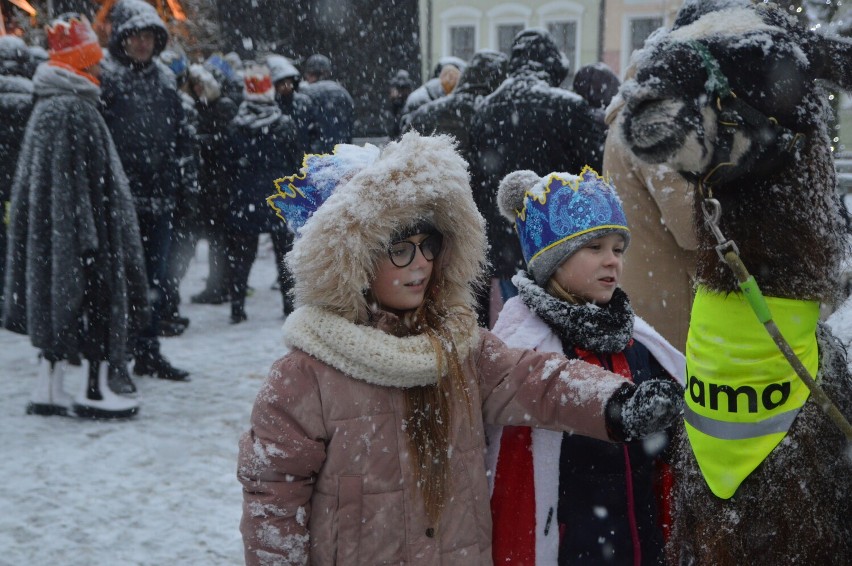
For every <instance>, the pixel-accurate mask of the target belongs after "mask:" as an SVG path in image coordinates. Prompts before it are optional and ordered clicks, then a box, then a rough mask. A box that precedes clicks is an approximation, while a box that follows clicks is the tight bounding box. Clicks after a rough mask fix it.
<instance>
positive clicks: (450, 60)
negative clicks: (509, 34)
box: [399, 55, 467, 132]
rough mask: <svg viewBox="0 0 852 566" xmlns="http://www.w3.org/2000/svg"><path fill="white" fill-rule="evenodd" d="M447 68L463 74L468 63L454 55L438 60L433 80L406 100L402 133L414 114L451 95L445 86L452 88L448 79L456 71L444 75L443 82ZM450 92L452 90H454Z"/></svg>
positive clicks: (400, 125) (401, 123)
mask: <svg viewBox="0 0 852 566" xmlns="http://www.w3.org/2000/svg"><path fill="white" fill-rule="evenodd" d="M447 67H452V68H453V69H454V70H455V71H458V72H459V73H461V72H463V71H464V70H465V68H466V67H467V62H466V61H464V60H463V59H460V58H458V57H455V56H453V55H447V56H444V57H441V58H440V59H439V60H438V64H437V65H435V69H434V70H433V72H432V78H430V79H429V80H428V81H426V82H425V83H423V84H422V85H420V86H419V87H417V88H416V89H414V91H413V92H412V93H411V94H410V95H408V98H406V99H405V104H404V105H403V106H402V116H401V117H400V123H399V127H400V130H401V131H403V132H404V131H406V130H407V129H408V119H409V117H410V116H411V113H412V112H414V111H415V110H417V109H418V108H420V107H421V106H423V105H424V104H426V103H427V102H430V101H432V100H436V99H438V98H441V97H442V96H446V95H447V94H448V93H449V91H447V90H445V85H446V86H450V82H448V80H447V79H448V78H449V77H450V76H452V75H455V71H454V70H452V69H448V70H447V73H446V74H445V75H444V82H442V81H441V73H443V72H444V69H445V68H447ZM452 86H455V83H452ZM450 90H452V88H451V89H450Z"/></svg>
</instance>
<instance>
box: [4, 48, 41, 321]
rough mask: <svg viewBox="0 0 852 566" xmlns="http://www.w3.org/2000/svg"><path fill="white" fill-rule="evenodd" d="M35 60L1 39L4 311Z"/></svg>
mask: <svg viewBox="0 0 852 566" xmlns="http://www.w3.org/2000/svg"><path fill="white" fill-rule="evenodd" d="M31 60H32V58H31V57H30V52H29V50H28V49H27V44H26V43H24V41H23V40H22V39H21V38H19V37H16V36H14V35H4V36H0V116H3V123H2V125H0V155H3V159H2V160H0V309H2V308H3V273H4V266H5V265H6V207H7V206H8V202H9V194H10V193H11V191H12V178H13V177H14V176H15V166H16V164H17V163H18V152H19V151H20V149H21V142H22V141H23V139H24V130H25V129H26V127H27V120H29V118H30V112H32V109H33V83H32V81H31V80H30V79H29V73H30V69H29V66H30V64H31Z"/></svg>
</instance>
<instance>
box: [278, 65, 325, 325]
mask: <svg viewBox="0 0 852 566" xmlns="http://www.w3.org/2000/svg"><path fill="white" fill-rule="evenodd" d="M266 64H267V66H269V73H270V76H271V77H272V85H273V87H274V88H275V101H276V102H277V103H278V107H279V108H281V111H282V112H283V113H284V114H286V115H287V116H290V118H292V119H293V122H294V123H295V124H296V133H297V134H298V137H297V144H296V154H295V155H294V156H292V158H291V162H295V163H300V162H301V161H302V158H303V157H304V155H305V154H307V153H310V151H311V136H312V135H313V131H314V127H315V126H314V122H315V120H316V116H315V113H314V105H313V101H312V100H311V99H310V97H309V96H307V95H306V94H302V93H301V92H299V83H300V82H301V78H302V77H301V75H300V74H299V71H298V69H296V67H295V66H294V65H293V63H292V62H291V61H290V60H289V59H287V58H286V57H284V56H282V55H269V56H268V57H267V58H266ZM270 236H271V239H272V249H273V251H274V253H275V263H276V265H277V266H278V282H277V284H278V288H279V289H280V290H281V296H282V297H283V299H284V305H283V306H284V309H283V310H284V316H287V315H288V314H290V313H291V312H292V311H293V301H292V299H291V297H290V291H291V289H292V287H293V285H292V282H291V281H290V277H289V276H288V275H287V269H286V266H285V264H284V256H285V255H286V254H287V252H288V251H290V248H291V247H292V246H293V235H292V234H291V233H290V231H289V230H282V229H277V230H273V231H272V232H271V234H270Z"/></svg>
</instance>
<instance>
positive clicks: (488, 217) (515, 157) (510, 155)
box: [471, 30, 606, 279]
mask: <svg viewBox="0 0 852 566" xmlns="http://www.w3.org/2000/svg"><path fill="white" fill-rule="evenodd" d="M560 62H561V55H560V54H559V50H558V49H557V47H556V45H555V43H553V40H551V39H550V38H549V37H548V36H547V35H546V34H544V33H543V32H541V31H539V30H528V31H527V32H524V33H522V34H519V36H518V37H517V38H516V39H515V45H514V47H513V49H512V58H511V60H510V62H509V77H508V78H507V79H506V80H505V81H504V82H503V84H502V85H500V87H499V88H498V89H497V90H496V91H495V92H494V93H493V94H491V95H490V96H488V97H486V98H485V100H483V101H482V104H481V105H480V106H479V108H478V109H477V112H476V116H475V117H474V119H473V125H472V131H471V143H472V148H473V162H472V163H471V172H472V177H473V180H472V181H473V182H472V188H473V191H474V198H475V199H476V201H477V204H479V205H480V207H481V211H482V214H483V216H484V217H485V221H486V223H487V225H488V240H489V244H490V245H491V254H490V256H489V260H490V261H491V262H492V265H493V268H494V273H493V276H495V277H500V278H506V279H507V278H509V277H511V276H512V275H513V274H514V273H515V271H517V269H519V268H521V267H522V266H523V256H522V254H521V249H520V245H519V244H518V238H517V236H516V235H515V233H514V230H513V228H512V227H511V226H509V224H508V222H507V221H506V220H505V219H503V217H502V216H501V215H500V212H499V210H498V207H497V204H496V198H497V189H498V187H499V185H500V181H501V180H502V179H503V177H505V176H506V175H507V174H509V173H511V172H513V171H517V170H519V169H530V170H532V171H534V172H535V173H537V174H538V175H541V176H544V175H546V174H548V173H551V172H554V171H560V172H567V173H574V174H578V173H579V172H580V170H581V169H582V167H583V166H584V165H591V166H592V167H594V168H595V169H596V170H597V171H600V168H601V163H602V159H603V144H604V141H605V138H606V130H605V128H604V126H603V124H601V123H600V122H598V121H597V120H595V118H594V116H593V113H592V111H591V109H590V108H589V105H588V104H587V103H586V102H585V101H584V100H583V99H582V98H581V97H579V96H577V95H576V94H574V93H572V92H569V91H567V90H564V89H562V88H559V87H557V86H555V85H558V84H559V83H560V82H561V81H562V80H563V78H564V77H565V72H566V69H565V67H563V66H562V65H561V64H560Z"/></svg>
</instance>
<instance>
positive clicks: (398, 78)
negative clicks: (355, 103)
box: [383, 69, 414, 140]
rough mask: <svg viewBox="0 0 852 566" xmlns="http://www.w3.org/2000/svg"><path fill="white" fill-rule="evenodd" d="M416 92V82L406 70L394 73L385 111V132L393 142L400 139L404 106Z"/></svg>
mask: <svg viewBox="0 0 852 566" xmlns="http://www.w3.org/2000/svg"><path fill="white" fill-rule="evenodd" d="M412 90H414V81H413V80H411V75H409V74H408V71H406V70H405V69H399V70H398V71H397V72H396V73H394V76H393V78H392V79H391V80H390V85H389V87H388V101H387V106H386V107H385V108H384V110H383V114H384V122H385V132H386V133H387V135H388V137H389V138H390V139H392V140H395V139H397V138H399V136H400V134H401V133H402V131H401V130H400V127H399V120H400V118H401V117H402V106H403V105H404V104H405V101H406V100H407V99H408V95H410V94H411V91H412Z"/></svg>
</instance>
